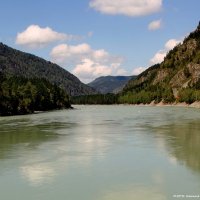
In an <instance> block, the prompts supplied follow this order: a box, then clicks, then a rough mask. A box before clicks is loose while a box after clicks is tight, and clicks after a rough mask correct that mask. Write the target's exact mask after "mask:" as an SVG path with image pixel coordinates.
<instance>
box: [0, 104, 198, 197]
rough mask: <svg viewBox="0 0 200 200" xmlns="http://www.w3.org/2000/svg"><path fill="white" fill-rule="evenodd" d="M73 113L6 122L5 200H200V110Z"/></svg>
mask: <svg viewBox="0 0 200 200" xmlns="http://www.w3.org/2000/svg"><path fill="white" fill-rule="evenodd" d="M75 108H76V109H74V110H62V111H54V112H46V113H40V114H34V115H26V116H14V117H1V118H0V199H2V200H16V199H19V200H56V199H58V200H147V199H148V200H168V199H169V200H170V199H177V198H178V197H180V196H176V195H185V196H182V198H183V197H184V198H187V197H189V196H186V195H196V198H193V199H200V198H198V195H200V110H198V109H192V108H178V107H150V106H149V107H145V106H123V105H119V106H75ZM190 197H191V196H190ZM190 199H191V198H190Z"/></svg>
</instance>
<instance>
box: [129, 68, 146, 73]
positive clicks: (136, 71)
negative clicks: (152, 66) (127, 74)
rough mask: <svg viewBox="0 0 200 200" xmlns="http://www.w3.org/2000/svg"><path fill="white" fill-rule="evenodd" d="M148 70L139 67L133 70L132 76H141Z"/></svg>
mask: <svg viewBox="0 0 200 200" xmlns="http://www.w3.org/2000/svg"><path fill="white" fill-rule="evenodd" d="M146 69H147V68H146V67H138V68H135V69H133V71H132V74H133V75H138V74H141V73H142V72H143V71H144V70H146Z"/></svg>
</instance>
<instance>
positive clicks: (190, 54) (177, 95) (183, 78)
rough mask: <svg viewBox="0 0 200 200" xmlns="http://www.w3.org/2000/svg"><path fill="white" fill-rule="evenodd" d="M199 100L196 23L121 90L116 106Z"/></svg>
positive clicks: (199, 53)
mask: <svg viewBox="0 0 200 200" xmlns="http://www.w3.org/2000/svg"><path fill="white" fill-rule="evenodd" d="M153 100H154V101H156V102H160V101H163V102H168V103H169V102H187V103H193V102H194V101H200V23H199V25H198V27H197V29H196V30H195V31H193V32H191V33H190V34H189V36H188V37H186V38H185V40H184V41H183V43H180V44H178V45H177V46H176V47H175V48H174V49H172V50H171V51H169V53H168V54H167V55H166V57H165V59H164V61H163V62H162V63H161V64H157V65H154V66H152V67H150V68H149V69H147V70H146V71H144V72H143V73H141V74H140V75H139V76H138V77H137V79H135V80H131V81H129V82H128V83H127V85H126V86H125V87H124V89H123V91H122V93H121V96H120V103H150V102H151V101H153Z"/></svg>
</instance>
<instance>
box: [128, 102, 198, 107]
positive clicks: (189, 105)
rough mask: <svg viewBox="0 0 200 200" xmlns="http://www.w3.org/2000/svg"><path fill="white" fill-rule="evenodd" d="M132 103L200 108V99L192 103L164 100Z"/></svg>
mask: <svg viewBox="0 0 200 200" xmlns="http://www.w3.org/2000/svg"><path fill="white" fill-rule="evenodd" d="M130 105H134V106H158V107H159V106H160V107H163V106H166V107H167V106H175V107H188V108H200V101H195V102H193V103H192V104H188V103H186V102H181V103H176V102H175V103H171V104H170V103H164V102H163V101H161V102H159V103H155V101H152V102H151V103H150V104H143V103H141V104H130Z"/></svg>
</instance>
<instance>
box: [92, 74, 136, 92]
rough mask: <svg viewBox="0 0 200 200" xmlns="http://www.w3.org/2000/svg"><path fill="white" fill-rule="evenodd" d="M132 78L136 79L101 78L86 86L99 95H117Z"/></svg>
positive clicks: (125, 77)
mask: <svg viewBox="0 0 200 200" xmlns="http://www.w3.org/2000/svg"><path fill="white" fill-rule="evenodd" d="M132 78H134V79H135V78H136V77H135V76H102V77H99V78H97V79H95V80H94V81H92V82H91V83H89V84H88V85H89V86H90V87H93V88H94V89H95V90H96V91H98V92H100V93H101V94H107V93H114V94H116V93H118V92H120V91H121V90H122V89H123V87H124V86H125V85H126V84H127V83H128V81H129V80H131V79H132Z"/></svg>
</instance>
